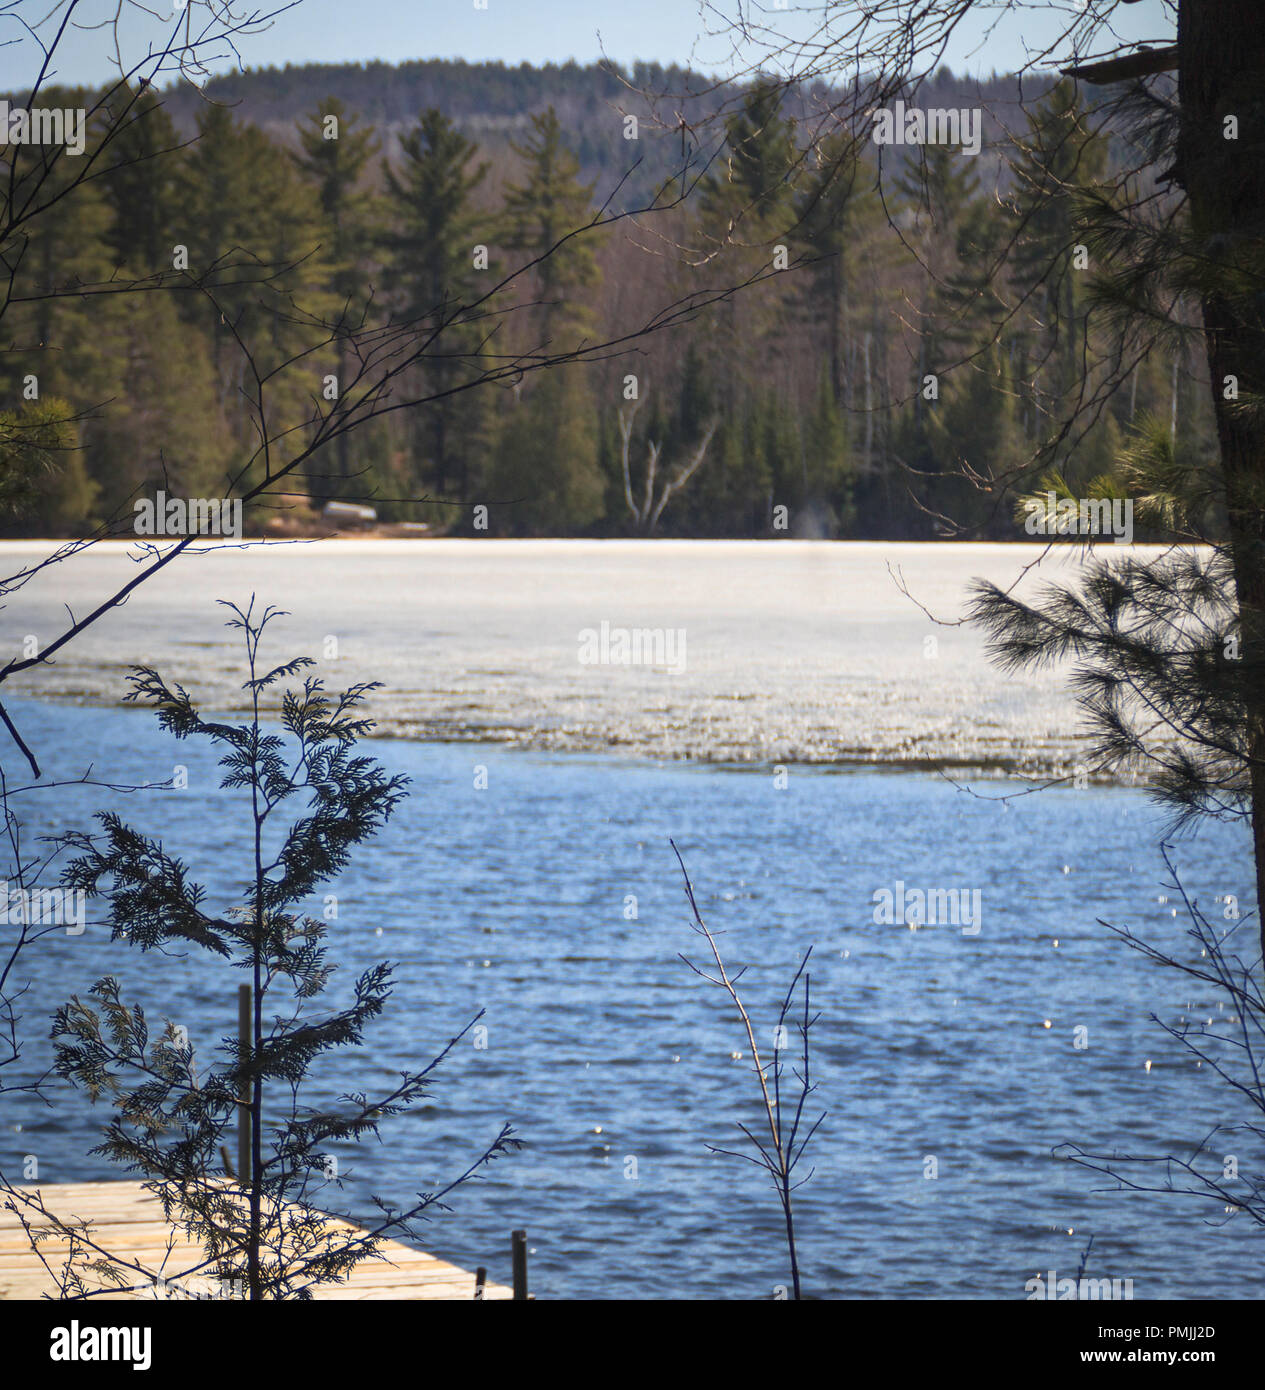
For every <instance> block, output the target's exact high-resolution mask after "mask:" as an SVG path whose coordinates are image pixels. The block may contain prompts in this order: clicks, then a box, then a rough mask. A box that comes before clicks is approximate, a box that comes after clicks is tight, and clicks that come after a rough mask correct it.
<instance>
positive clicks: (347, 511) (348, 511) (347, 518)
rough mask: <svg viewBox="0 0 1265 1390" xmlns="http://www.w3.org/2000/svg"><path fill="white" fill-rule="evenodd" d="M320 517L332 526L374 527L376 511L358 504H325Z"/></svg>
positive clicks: (376, 520)
mask: <svg viewBox="0 0 1265 1390" xmlns="http://www.w3.org/2000/svg"><path fill="white" fill-rule="evenodd" d="M321 516H322V518H323V519H324V520H325V521H328V522H329V523H330V524H331V525H333V526H376V525H377V522H378V513H377V510H376V509H375V508H373V507H366V506H364V505H363V504H361V503H360V502H326V504H325V505H324V506H323V507H322V508H321Z"/></svg>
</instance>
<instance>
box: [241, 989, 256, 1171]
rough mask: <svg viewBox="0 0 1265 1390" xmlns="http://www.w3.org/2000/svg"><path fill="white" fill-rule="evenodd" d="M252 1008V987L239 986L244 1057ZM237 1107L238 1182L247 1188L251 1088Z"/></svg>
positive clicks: (246, 1088)
mask: <svg viewBox="0 0 1265 1390" xmlns="http://www.w3.org/2000/svg"><path fill="white" fill-rule="evenodd" d="M254 1031H255V1030H254V1027H253V1025H252V1018H251V1007H250V986H249V985H238V986H237V1041H238V1043H239V1045H240V1047H241V1051H242V1056H243V1057H244V1058H245V1057H249V1056H250V1049H251V1041H252V1039H253V1037H254ZM237 1099H238V1101H239V1102H240V1104H239V1105H238V1107H237V1181H238V1182H239V1183H241V1184H242V1186H243V1187H245V1186H246V1185H247V1184H248V1183H249V1182H250V1087H249V1086H244V1087H243V1088H242V1094H241V1095H240V1096H238V1098H237Z"/></svg>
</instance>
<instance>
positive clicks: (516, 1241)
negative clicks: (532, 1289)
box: [510, 1231, 527, 1300]
mask: <svg viewBox="0 0 1265 1390" xmlns="http://www.w3.org/2000/svg"><path fill="white" fill-rule="evenodd" d="M510 1248H511V1249H512V1251H513V1254H514V1298H515V1299H516V1300H518V1299H526V1297H527V1232H526V1231H511V1232H510Z"/></svg>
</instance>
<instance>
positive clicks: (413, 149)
mask: <svg viewBox="0 0 1265 1390" xmlns="http://www.w3.org/2000/svg"><path fill="white" fill-rule="evenodd" d="M400 145H401V150H402V151H403V155H404V164H403V168H402V169H401V170H400V171H399V172H398V173H397V172H396V170H394V169H392V168H391V167H390V166H389V165H388V166H387V167H386V180H387V188H388V190H389V194H390V201H391V210H392V214H393V216H392V221H391V225H390V227H389V228H388V230H387V231H386V233H385V235H384V238H383V245H384V248H385V258H386V265H387V269H388V272H389V273H390V275H391V277H392V281H393V284H392V291H393V293H392V299H393V302H394V304H395V306H396V307H397V310H398V312H399V314H400V315H401V317H402V318H404V319H405V320H407V321H411V322H416V324H417V326H418V329H419V332H434V331H435V330H436V329H439V326H440V325H441V324H445V325H446V326H445V327H443V328H442V330H440V333H439V337H438V338H437V340H436V342H435V346H434V351H433V352H431V353H428V355H427V357H426V359H425V361H424V362H423V363H422V364H421V366H420V367H419V376H420V378H421V379H422V380H423V381H424V383H425V387H426V390H427V391H428V392H429V393H430V394H433V395H436V396H439V397H440V399H438V400H434V401H432V402H431V403H430V404H429V405H427V406H426V407H425V410H424V413H422V414H420V415H418V417H417V419H416V428H415V430H414V434H413V439H414V448H415V450H416V451H417V452H418V453H428V454H429V455H430V465H431V467H430V476H431V480H432V483H433V487H434V489H435V492H436V493H437V494H438V495H439V496H440V497H441V498H442V497H444V496H446V495H447V493H448V491H449V489H450V486H451V484H452V483H453V482H454V481H455V482H456V484H457V491H458V494H459V496H460V498H461V499H462V500H463V501H464V500H466V498H467V497H468V496H469V494H470V488H471V483H472V479H473V477H474V475H475V474H476V473H477V472H478V470H479V464H480V461H481V456H482V451H483V435H484V430H485V422H484V419H483V413H484V412H483V408H482V401H481V400H478V399H472V397H471V394H470V393H464V394H462V395H458V396H447V397H445V396H444V394H443V393H445V392H450V391H453V390H454V388H455V387H457V386H459V385H460V384H461V382H463V381H465V380H469V379H471V378H473V377H474V376H476V375H477V374H478V372H479V370H480V361H481V359H480V356H479V343H480V336H481V334H482V333H484V332H485V331H486V320H481V319H480V318H479V317H475V316H472V315H470V314H467V313H465V312H463V306H465V305H468V304H472V303H473V301H475V300H476V299H478V298H479V297H480V296H481V295H482V294H483V293H484V292H485V290H486V288H487V287H488V286H489V285H490V284H491V282H492V275H491V273H490V272H491V270H492V265H491V262H490V261H489V262H488V264H487V266H486V267H485V268H483V269H480V268H478V267H477V266H476V262H475V247H476V245H481V244H482V245H486V240H487V238H486V235H481V230H482V227H483V225H484V223H485V222H486V217H485V215H484V214H482V213H481V212H480V210H479V208H478V207H477V205H476V203H475V196H476V194H477V192H478V190H479V188H480V186H481V185H482V183H483V181H484V179H485V177H486V175H487V171H488V167H489V166H488V163H487V161H486V160H484V161H478V162H476V155H477V153H478V146H477V145H475V144H474V142H473V141H470V140H467V139H466V138H465V136H463V135H462V134H461V133H460V132H459V131H458V130H457V129H456V127H455V126H454V125H453V124H452V122H451V121H450V120H449V119H448V118H447V117H446V116H444V115H443V113H442V112H440V111H437V110H433V109H432V110H429V111H426V112H425V113H424V114H423V115H422V117H421V119H420V120H419V122H418V124H417V127H416V128H415V129H414V130H413V131H412V132H411V133H410V134H408V135H407V136H405V137H404V139H403V140H402V141H401V142H400Z"/></svg>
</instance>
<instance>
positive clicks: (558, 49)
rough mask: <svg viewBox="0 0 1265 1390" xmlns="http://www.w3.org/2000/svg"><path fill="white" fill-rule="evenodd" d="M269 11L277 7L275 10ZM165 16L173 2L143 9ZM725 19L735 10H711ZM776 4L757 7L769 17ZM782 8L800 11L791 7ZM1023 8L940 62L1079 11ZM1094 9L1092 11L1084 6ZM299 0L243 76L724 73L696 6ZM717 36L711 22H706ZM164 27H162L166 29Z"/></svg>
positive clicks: (20, 39)
mask: <svg viewBox="0 0 1265 1390" xmlns="http://www.w3.org/2000/svg"><path fill="white" fill-rule="evenodd" d="M273 2H274V3H275V0H273ZM147 3H148V4H149V5H151V6H152V8H154V9H156V10H164V11H165V10H166V9H167V8H168V7H169V6H170V5H171V4H172V0H147ZM719 3H720V4H721V6H722V8H724V9H728V10H729V11H730V12H732V7H733V3H734V0H719ZM773 3H774V0H766V4H767V5H768V7H769V10H770V12H771V17H772V18H774V19H778V20H783V21H785V20H786V19H787V16H786V15H784V14H777V13H773V12H772V6H773ZM790 3H791V4H792V6H793V5H794V4H796V3H798V0H790ZM1022 3H1023V6H1024V7H1023V8H1022V9H1021V10H1019V11H1018V12H1017V13H1015V14H1013V15H1011V16H1009V17H1008V18H1007V19H1006V21H1005V22H1004V23H1003V25H1002V26H1001V27H1000V28H999V29H998V30H997V31H995V32H993V33H992V34H990V35H989V36H988V37H987V39H986V40H985V38H984V36H983V25H984V15H983V13H982V12H981V15H980V16H979V17H978V18H976V19H974V20H973V22H972V23H971V24H969V25H968V26H966V28H965V29H964V32H963V36H962V39H961V41H960V42H959V43H958V45H957V46H956V49H955V50H954V51H953V52H952V53H951V55H950V61H951V66H953V68H954V69H955V70H958V71H960V70H965V71H968V72H975V73H981V74H983V75H987V74H988V73H990V72H992V71H993V70H994V69H996V70H999V71H1004V70H1007V69H1013V68H1015V67H1017V66H1019V65H1020V64H1021V63H1022V62H1023V61H1024V53H1025V43H1026V44H1028V45H1037V46H1040V45H1041V44H1042V43H1043V42H1044V41H1047V40H1048V39H1049V38H1050V37H1052V36H1053V34H1054V33H1056V32H1057V27H1056V26H1057V24H1058V22H1059V12H1061V13H1062V14H1063V16H1065V15H1066V12H1067V11H1069V10H1072V9H1074V8H1076V7H1078V0H1061V3H1043V0H1022ZM1089 3H1092V4H1098V3H1100V0H1089ZM54 4H55V0H19V3H16V4H14V3H0V43H3V42H5V41H9V40H12V41H13V42H9V43H8V45H7V46H5V47H0V87H3V88H4V89H9V90H11V89H13V88H19V87H24V86H27V85H29V83H30V81H31V76H32V72H33V70H34V67H37V66H38V50H37V49H36V48H35V46H34V45H33V43H32V42H31V40H30V39H29V38H26V37H24V36H23V33H22V30H21V27H20V26H19V25H18V24H17V23H16V21H15V19H14V17H13V15H14V14H23V15H26V16H28V17H29V16H33V15H37V14H39V15H43V14H47V13H48V12H49V11H50V10H51V9H52V8H53V5H54ZM114 4H115V0H80V4H79V7H78V9H77V11H76V14H77V15H81V16H83V17H84V19H85V20H87V21H89V22H94V21H96V20H98V19H100V17H101V16H102V15H103V14H106V13H110V12H112V11H113V9H114ZM486 4H487V8H486V9H482V10H478V9H475V8H474V0H301V3H300V4H298V5H297V6H296V7H295V8H294V9H292V10H290V11H289V12H288V13H285V14H282V15H281V16H279V17H278V18H277V19H276V20H275V21H274V22H273V24H272V25H271V27H270V28H269V29H268V30H267V31H266V32H262V33H258V34H254V35H252V36H250V37H247V38H245V39H244V40H243V41H242V43H241V54H242V59H243V60H244V62H245V64H246V65H247V66H249V67H264V66H284V64H286V63H307V62H325V63H329V62H348V61H350V62H357V61H368V60H372V59H385V60H387V61H390V62H399V61H403V60H405V59H409V58H465V59H467V60H469V61H472V62H478V61H483V60H497V59H499V60H501V61H503V62H507V63H521V62H530V63H545V62H565V61H566V60H567V59H571V58H573V59H575V60H576V61H578V62H591V61H594V60H596V59H597V58H599V57H601V56H602V54H603V52H605V53H606V54H607V55H608V56H609V57H612V58H614V59H616V60H617V61H619V62H621V63H628V62H631V61H633V60H635V59H647V60H652V61H659V62H665V63H666V62H680V63H689V64H690V65H692V66H694V67H695V68H696V69H698V70H701V71H705V72H716V73H719V72H723V71H725V69H726V55H727V51H728V42H727V41H726V40H724V39H721V38H716V37H713V38H710V39H709V38H708V37H707V36H706V33H705V27H706V21H705V20H704V19H703V18H702V17H701V16H700V12H699V8H698V5H697V3H696V0H486ZM247 7H248V8H260V9H266V8H267V7H268V0H249V4H248V6H247ZM1117 21H1118V22H1117V29H1118V32H1119V33H1120V34H1121V35H1122V37H1124V38H1139V37H1141V38H1152V39H1156V38H1158V39H1165V38H1169V37H1171V21H1170V20H1169V19H1168V18H1167V17H1166V14H1165V5H1164V3H1163V0H1142V3H1140V4H1136V5H1130V6H1121V7H1119V8H1118V10H1117ZM712 24H713V27H715V20H714V19H713V21H712ZM164 27H165V26H164ZM132 41H133V45H134V49H133V51H134V53H135V54H136V55H137V56H139V55H140V54H141V53H143V52H144V42H143V35H142V34H141V32H140V31H139V29H137V30H136V31H135V32H134V33H133V36H132ZM59 52H60V55H61V60H60V62H59V64H58V67H59V73H60V77H61V79H62V80H64V81H67V82H82V83H95V82H101V81H104V80H105V79H107V78H108V77H109V76H110V68H109V59H108V54H109V48H108V45H107V42H106V38H105V35H104V34H103V33H102V32H101V31H99V30H98V31H92V30H88V29H78V30H76V31H74V32H73V33H71V34H70V35H69V36H68V38H67V40H66V42H65V44H64V47H63V48H62V49H60V50H59Z"/></svg>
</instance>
